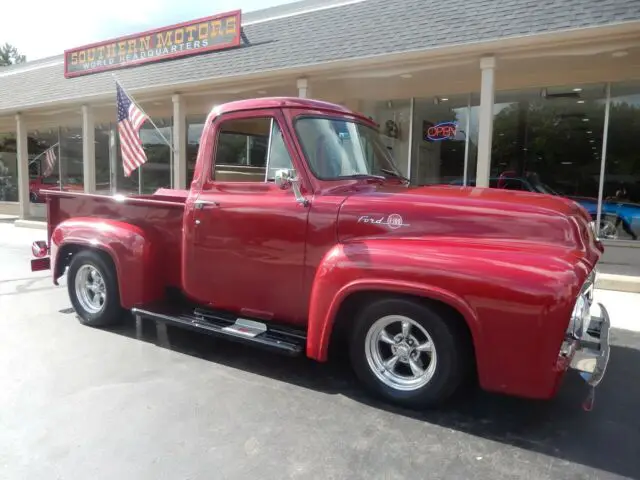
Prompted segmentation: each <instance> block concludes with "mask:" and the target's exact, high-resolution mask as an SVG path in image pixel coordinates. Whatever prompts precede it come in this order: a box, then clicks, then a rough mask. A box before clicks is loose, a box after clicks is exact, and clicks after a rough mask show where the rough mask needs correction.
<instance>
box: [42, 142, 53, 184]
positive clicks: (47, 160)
mask: <svg viewBox="0 0 640 480" xmlns="http://www.w3.org/2000/svg"><path fill="white" fill-rule="evenodd" d="M55 165H56V152H55V146H53V147H50V148H49V149H48V150H47V151H46V152H44V170H43V172H42V176H43V177H48V176H49V175H51V174H52V173H53V167H55Z"/></svg>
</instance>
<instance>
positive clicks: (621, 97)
mask: <svg viewBox="0 0 640 480" xmlns="http://www.w3.org/2000/svg"><path fill="white" fill-rule="evenodd" d="M600 233H601V235H600V236H601V237H603V238H608V239H614V240H615V239H619V240H638V237H639V236H640V82H636V83H626V84H612V85H611V103H610V110H609V131H608V138H607V154H606V163H605V178H604V185H603V202H602V213H601V223H600Z"/></svg>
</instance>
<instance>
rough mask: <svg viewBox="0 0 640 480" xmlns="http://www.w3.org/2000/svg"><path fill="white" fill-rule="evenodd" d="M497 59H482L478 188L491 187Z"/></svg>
mask: <svg viewBox="0 0 640 480" xmlns="http://www.w3.org/2000/svg"><path fill="white" fill-rule="evenodd" d="M495 68H496V59H495V57H483V58H481V59H480V69H481V70H482V83H481V86H480V112H479V115H478V117H479V126H478V166H477V170H476V186H478V187H488V186H489V173H490V171H491V143H492V139H493V138H492V136H493V103H494V98H495V85H494V84H495Z"/></svg>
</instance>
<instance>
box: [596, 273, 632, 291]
mask: <svg viewBox="0 0 640 480" xmlns="http://www.w3.org/2000/svg"><path fill="white" fill-rule="evenodd" d="M596 289H600V290H615V291H617V292H628V293H640V277H636V276H632V275H614V274H612V273H599V274H598V276H597V278H596Z"/></svg>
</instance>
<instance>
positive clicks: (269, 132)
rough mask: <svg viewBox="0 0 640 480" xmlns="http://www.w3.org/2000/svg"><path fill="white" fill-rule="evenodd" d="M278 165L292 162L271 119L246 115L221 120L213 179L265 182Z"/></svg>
mask: <svg viewBox="0 0 640 480" xmlns="http://www.w3.org/2000/svg"><path fill="white" fill-rule="evenodd" d="M270 136H271V141H269V137H270ZM281 168H293V163H292V161H291V156H290V155H289V151H288V150H287V147H286V144H285V142H284V138H283V136H282V131H281V130H280V127H279V126H278V122H277V121H276V120H275V119H273V118H271V117H260V118H246V119H237V120H227V121H225V122H223V123H222V124H221V126H220V130H219V134H218V145H217V148H216V158H215V168H214V172H213V179H214V180H216V181H218V182H265V181H268V180H273V179H274V176H275V172H276V171H277V170H279V169H281ZM267 170H268V175H267Z"/></svg>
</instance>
